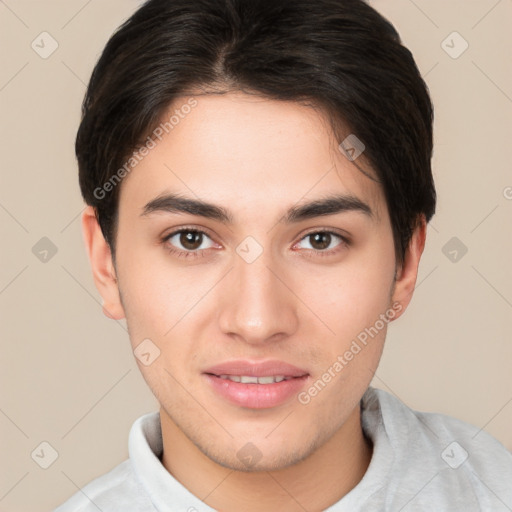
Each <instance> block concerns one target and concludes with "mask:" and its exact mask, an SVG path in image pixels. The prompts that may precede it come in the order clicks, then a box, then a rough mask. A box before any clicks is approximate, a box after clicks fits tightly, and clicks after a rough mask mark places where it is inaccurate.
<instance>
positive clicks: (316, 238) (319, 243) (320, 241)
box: [308, 233, 332, 251]
mask: <svg viewBox="0 0 512 512" xmlns="http://www.w3.org/2000/svg"><path fill="white" fill-rule="evenodd" d="M308 236H309V240H310V244H311V247H313V249H317V250H319V251H323V250H324V249H327V247H329V245H330V244H331V239H332V237H331V235H330V233H313V234H311V235H308Z"/></svg>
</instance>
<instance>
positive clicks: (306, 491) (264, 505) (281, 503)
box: [160, 405, 372, 512]
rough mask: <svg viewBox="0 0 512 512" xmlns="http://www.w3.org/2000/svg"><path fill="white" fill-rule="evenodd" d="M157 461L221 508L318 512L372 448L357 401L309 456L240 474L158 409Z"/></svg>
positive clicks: (350, 482)
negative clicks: (213, 457)
mask: <svg viewBox="0 0 512 512" xmlns="http://www.w3.org/2000/svg"><path fill="white" fill-rule="evenodd" d="M160 421H161V424H162V437H163V448H164V451H163V456H162V464H163V465H164V467H165V468H166V469H167V471H169V473H171V474H172V475H173V476H174V478H176V479H177V480H178V481H179V482H180V483H181V484H182V485H183V486H184V487H186V488H187V489H188V490H189V491H190V492H191V493H192V494H194V495H195V496H197V497H198V498H199V499H201V500H202V501H204V502H205V503H206V504H207V505H209V506H210V507H212V508H214V509H216V510H220V511H223V512H234V511H238V510H244V512H263V511H268V510H279V511H281V512H296V511H297V512H299V511H300V512H303V511H304V510H308V511H311V512H313V511H321V510H324V509H325V508H328V507H329V506H331V505H333V504H334V503H336V502H337V501H339V500H340V499H341V498H342V497H343V496H345V495H346V494H347V493H348V492H349V491H350V490H352V489H353V488H354V487H355V486H356V485H357V484H358V483H359V482H360V481H361V479H362V477H363V475H364V473H365V472H366V470H367V468H368V465H369V464H370V460H371V456H372V446H371V443H370V441H369V440H367V439H366V438H365V436H364V435H363V430H362V427H361V421H360V407H359V405H358V406H357V407H356V408H355V409H354V411H353V412H352V413H351V415H350V417H349V418H348V420H347V421H346V422H345V423H344V424H343V426H342V427H341V428H340V429H339V430H338V431H337V432H336V433H335V434H334V435H333V436H332V437H331V438H330V439H329V440H328V441H327V442H326V443H324V444H323V445H322V446H321V447H320V448H318V449H317V450H316V451H315V452H313V453H312V454H311V455H310V456H309V457H307V458H306V459H304V460H302V461H301V462H299V463H297V464H294V465H293V466H289V467H286V468H284V469H281V470H277V471H254V472H244V471H236V470H231V469H228V468H226V467H223V466H220V465H219V464H217V463H216V462H214V461H213V460H211V459H210V458H208V457H207V456H206V455H204V454H203V453H202V452H201V451H200V450H199V449H198V448H197V447H196V446H195V445H194V444H193V443H192V442H191V441H190V440H189V439H188V438H187V437H186V436H185V435H184V433H183V432H182V431H181V430H180V429H179V428H178V427H177V425H176V424H175V423H174V422H173V421H172V420H171V418H169V416H168V415H167V414H166V413H165V411H164V410H163V409H161V410H160Z"/></svg>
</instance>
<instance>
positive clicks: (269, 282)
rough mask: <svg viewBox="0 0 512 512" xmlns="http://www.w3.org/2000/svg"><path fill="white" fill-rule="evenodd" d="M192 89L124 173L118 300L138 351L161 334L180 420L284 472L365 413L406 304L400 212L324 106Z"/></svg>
mask: <svg viewBox="0 0 512 512" xmlns="http://www.w3.org/2000/svg"><path fill="white" fill-rule="evenodd" d="M196 100H197V105H196V106H195V108H193V109H190V113H188V114H187V115H186V116H184V117H183V118H180V121H179V123H177V124H175V125H174V128H173V129H172V131H170V133H169V134H167V135H165V136H163V137H162V140H161V141H159V142H158V143H157V144H156V147H154V148H153V149H151V151H149V154H148V155H147V156H145V157H144V159H143V160H142V161H141V162H140V163H139V164H138V165H137V166H136V167H135V168H134V169H133V171H132V172H131V173H130V174H129V175H128V176H127V177H126V178H124V181H123V183H122V189H121V192H120V202H119V223H118V231H117V239H116V240H117V241H116V262H115V263H116V264H115V272H116V277H117V283H116V287H118V291H119V297H120V300H118V299H116V298H115V295H110V296H109V297H110V298H108V300H107V302H108V306H109V308H110V309H111V311H117V312H118V313H117V316H118V317H120V316H123V315H125V316H126V320H127V324H128V328H129V333H130V339H131V343H132V346H133V348H134V349H136V348H137V347H138V346H139V345H140V344H141V343H142V342H143V340H151V341H150V342H148V341H145V342H144V343H146V345H141V347H146V348H148V347H149V350H146V351H147V352H148V351H149V352H150V354H151V356H149V357H148V356H146V359H147V361H146V362H148V361H149V360H151V361H152V362H151V363H150V364H147V365H146V364H142V363H139V366H140V369H141V371H142V373H143V376H144V378H145V380H146V382H147V383H148V385H149V386H150V388H151V390H152V391H153V393H154V394H155V396H156V397H157V399H158V401H159V402H160V404H161V414H162V415H164V416H165V418H166V419H167V421H170V422H172V423H173V424H175V425H176V426H177V427H178V428H179V429H180V430H181V431H182V432H183V433H184V434H185V435H186V436H187V437H188V438H189V439H190V440H191V441H192V442H193V443H194V444H195V445H196V446H197V447H198V448H199V449H200V450H201V451H202V452H203V453H204V454H206V455H207V456H208V457H209V458H210V459H211V460H213V461H215V462H217V463H219V464H221V465H223V466H226V467H230V468H233V469H242V470H247V467H246V466H245V467H244V462H243V461H242V457H241V454H242V455H243V453H244V451H243V450H246V451H247V450H249V451H250V450H254V452H255V453H258V454H261V455H258V459H259V460H258V461H257V463H256V464H255V465H254V469H267V470H268V469H278V468H282V467H286V466H288V465H290V464H293V463H295V462H298V461H300V460H302V459H304V458H305V457H307V456H308V455H310V454H311V453H312V452H314V451H315V449H317V448H318V447H320V446H321V445H323V444H324V443H325V442H326V441H327V440H328V439H329V438H331V437H332V436H333V435H334V434H335V433H336V432H337V431H338V430H339V429H340V428H342V426H343V425H344V424H345V423H346V422H347V420H348V418H349V417H350V416H351V415H353V414H355V411H358V409H357V406H358V403H359V400H360V398H361V396H362V395H363V393H364V391H365V390H366V389H367V387H368V385H369V383H370V381H371V378H372V375H373V372H374V371H375V369H376V368H377V365H378V361H379V358H380V356H381V351H382V347H383V343H384V338H385V333H386V325H387V323H388V321H389V320H390V319H391V318H393V317H397V316H398V315H399V312H400V310H401V309H402V308H403V307H405V305H404V304H403V303H402V304H401V305H399V306H397V305H396V304H394V301H395V300H396V299H397V297H396V293H397V291H396V286H395V284H396V283H395V271H396V268H395V253H394V244H393V236H392V230H391V224H390V220H389V214H388V210H387V207H386V203H385V199H384V196H383V192H382V190H381V189H380V186H379V185H378V184H377V183H376V182H375V181H372V180H371V179H369V178H368V177H367V176H365V175H364V174H363V173H362V172H361V171H360V170H358V169H357V168H356V166H355V165H354V162H351V161H349V160H348V159H347V158H346V157H345V156H344V155H343V154H342V153H341V152H340V151H339V149H338V147H337V146H338V144H339V141H337V140H336V138H335V137H334V135H333V134H332V132H331V130H330V128H329V125H328V123H327V122H326V120H325V118H324V117H323V116H322V114H320V113H319V112H318V111H315V110H313V109H312V108H310V107H306V106H301V105H298V104H296V103H287V102H277V101H270V100H268V99H262V98H256V97H253V96H248V95H244V94H242V93H230V94H226V95H220V96H215V95H205V96H197V97H196ZM186 101H187V99H184V100H183V102H182V103H186ZM180 103H181V102H180ZM175 107H176V106H174V105H173V109H174V108H175ZM178 107H179V105H178ZM356 162H357V163H358V165H360V166H364V163H363V162H362V158H360V159H358V160H356ZM366 172H371V170H370V169H368V168H366ZM178 199H179V200H178ZM328 200H330V201H328ZM199 203H201V204H199ZM205 203H207V206H205ZM306 205H309V206H306ZM113 297H114V298H113ZM139 350H140V349H139ZM158 354H159V355H158ZM155 355H158V357H156V359H154V360H153V357H155ZM283 377H284V379H283ZM247 443H252V445H248V444H247ZM255 447H256V448H255ZM241 449H242V452H240V450H241ZM249 455H250V453H249Z"/></svg>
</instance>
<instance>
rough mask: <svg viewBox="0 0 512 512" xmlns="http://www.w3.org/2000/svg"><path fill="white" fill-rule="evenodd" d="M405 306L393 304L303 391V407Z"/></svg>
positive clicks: (300, 396) (300, 399) (299, 398)
mask: <svg viewBox="0 0 512 512" xmlns="http://www.w3.org/2000/svg"><path fill="white" fill-rule="evenodd" d="M402 309H403V306H402V304H400V303H399V302H395V303H393V306H392V307H391V308H389V309H388V310H386V312H385V313H381V314H380V316H379V318H378V319H377V320H376V321H375V322H374V324H373V325H372V326H370V327H366V328H365V329H364V330H362V331H361V332H360V333H359V334H358V335H357V337H356V339H354V340H352V343H351V345H350V347H349V348H348V350H346V351H345V352H344V353H343V354H342V355H339V356H338V357H337V358H336V361H334V362H333V364H332V365H331V366H329V368H327V369H326V371H325V372H324V373H323V374H322V376H321V377H319V378H318V379H317V380H316V381H315V382H314V383H313V384H312V385H311V386H310V387H309V388H308V389H307V390H306V391H301V392H300V393H299V394H298V395H297V399H298V400H299V402H300V403H301V404H302V405H307V404H309V403H310V402H311V400H312V399H313V398H314V397H316V396H317V395H318V394H319V393H320V392H321V391H322V390H323V389H324V388H325V387H326V386H327V384H329V382H331V381H332V380H333V379H334V378H335V377H336V376H337V375H338V374H339V373H340V372H341V371H342V370H343V369H344V368H345V367H346V366H347V365H348V364H349V363H350V361H352V360H353V359H354V358H355V357H356V356H357V354H359V353H360V352H361V351H362V350H363V349H364V348H365V347H366V346H367V345H368V343H369V342H370V341H371V340H373V338H375V336H377V335H378V334H379V332H381V331H382V329H384V328H385V327H386V326H387V324H388V323H389V322H391V320H393V319H394V318H395V317H396V315H397V314H398V313H400V311H402Z"/></svg>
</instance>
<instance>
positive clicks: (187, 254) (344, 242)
mask: <svg viewBox="0 0 512 512" xmlns="http://www.w3.org/2000/svg"><path fill="white" fill-rule="evenodd" d="M181 233H196V234H201V235H204V236H206V237H208V238H210V239H211V237H210V236H209V235H208V233H206V232H205V231H202V230H201V229H197V228H192V227H191V228H188V227H183V228H180V229H177V230H175V231H173V232H172V233H169V234H168V235H165V236H164V237H163V238H162V243H163V244H164V245H165V246H166V249H167V251H168V252H169V253H171V254H173V255H175V256H177V257H179V258H198V257H202V256H204V255H205V254H204V253H205V251H207V250H208V249H199V250H198V249H196V250H193V251H192V250H181V249H176V248H175V247H174V246H172V245H170V244H168V241H169V240H170V239H171V238H172V237H173V236H175V235H178V234H181ZM320 233H321V234H324V235H334V236H335V237H337V238H339V239H340V243H339V244H338V245H337V246H336V247H335V248H334V249H329V250H320V249H306V254H307V255H308V257H317V256H320V257H326V256H332V255H334V254H336V253H337V252H338V251H340V250H341V249H342V248H343V247H348V246H350V240H349V239H348V238H347V237H346V236H343V235H341V234H340V233H337V232H335V231H332V230H328V229H325V230H322V229H317V230H315V231H310V232H309V233H306V234H305V235H304V236H303V237H302V238H301V239H300V240H299V242H301V241H302V240H304V239H305V238H307V237H308V236H312V235H317V234H320ZM299 242H297V243H299ZM297 243H295V244H294V246H295V245H296V244H297ZM311 252H314V253H315V254H314V255H311Z"/></svg>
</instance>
